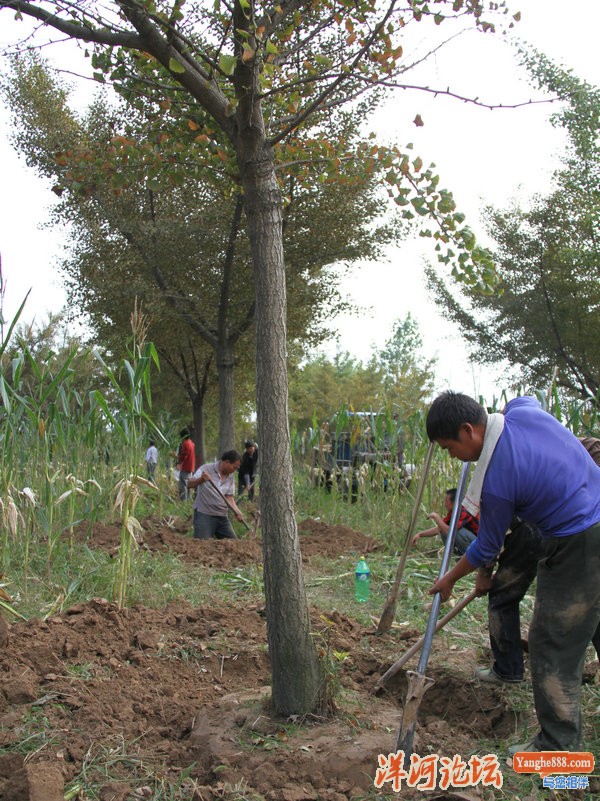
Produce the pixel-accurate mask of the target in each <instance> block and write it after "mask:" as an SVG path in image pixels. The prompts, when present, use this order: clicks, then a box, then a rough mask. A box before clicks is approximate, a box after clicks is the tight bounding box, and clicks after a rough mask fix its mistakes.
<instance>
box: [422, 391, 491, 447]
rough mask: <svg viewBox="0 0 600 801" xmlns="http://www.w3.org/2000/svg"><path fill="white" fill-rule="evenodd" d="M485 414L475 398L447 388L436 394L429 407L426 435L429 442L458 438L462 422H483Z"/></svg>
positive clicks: (472, 423)
mask: <svg viewBox="0 0 600 801" xmlns="http://www.w3.org/2000/svg"><path fill="white" fill-rule="evenodd" d="M486 416H487V412H486V410H485V409H484V408H483V406H482V405H481V404H480V403H477V401H476V400H474V399H473V398H471V397H469V396H468V395H463V393H462V392H453V391H452V390H451V389H448V390H446V392H442V394H441V395H438V396H437V398H436V399H435V400H434V401H433V403H432V404H431V406H430V407H429V411H428V412H427V421H426V425H427V436H428V437H429V439H430V441H431V442H433V441H434V440H437V439H458V432H459V431H460V427H461V426H462V425H463V423H470V424H471V425H478V424H479V423H485V419H486Z"/></svg>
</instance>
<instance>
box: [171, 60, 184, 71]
mask: <svg viewBox="0 0 600 801" xmlns="http://www.w3.org/2000/svg"><path fill="white" fill-rule="evenodd" d="M169 69H170V70H171V72H175V73H176V74H177V75H181V74H183V73H184V72H185V67H184V66H183V64H181V63H180V62H179V61H177V59H176V58H170V59H169Z"/></svg>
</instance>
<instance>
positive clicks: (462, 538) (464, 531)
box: [440, 528, 475, 556]
mask: <svg viewBox="0 0 600 801" xmlns="http://www.w3.org/2000/svg"><path fill="white" fill-rule="evenodd" d="M440 537H441V538H442V542H443V543H444V545H445V544H446V539H447V537H448V535H447V534H440ZM474 539H475V534H473V532H472V531H469V529H468V528H459V529H458V531H457V532H456V536H455V537H454V553H455V554H456V556H462V555H463V554H464V552H465V551H466V550H467V548H468V547H469V545H470V544H471V543H472V542H473V540H474Z"/></svg>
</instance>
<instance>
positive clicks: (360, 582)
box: [354, 556, 371, 603]
mask: <svg viewBox="0 0 600 801" xmlns="http://www.w3.org/2000/svg"><path fill="white" fill-rule="evenodd" d="M370 590H371V571H370V570H369V565H368V564H367V563H366V562H365V557H364V556H361V557H360V562H359V563H358V564H357V565H356V570H355V571H354V595H355V597H356V600H357V601H358V602H359V603H365V602H366V601H368V600H369V593H370Z"/></svg>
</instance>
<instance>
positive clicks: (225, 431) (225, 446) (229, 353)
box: [217, 344, 236, 456]
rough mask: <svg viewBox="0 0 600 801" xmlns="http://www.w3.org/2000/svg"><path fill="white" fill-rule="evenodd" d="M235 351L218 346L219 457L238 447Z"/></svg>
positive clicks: (224, 346) (225, 346)
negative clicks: (235, 422) (236, 433)
mask: <svg viewBox="0 0 600 801" xmlns="http://www.w3.org/2000/svg"><path fill="white" fill-rule="evenodd" d="M234 362H235V360H234V357H233V349H232V348H231V347H229V346H228V345H226V344H225V345H218V346H217V374H218V376H219V456H220V455H221V454H222V453H223V452H224V451H227V450H231V448H235V447H236V441H235V430H234V428H235V426H234V420H235V409H234V387H233V366H234Z"/></svg>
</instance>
